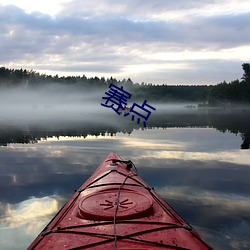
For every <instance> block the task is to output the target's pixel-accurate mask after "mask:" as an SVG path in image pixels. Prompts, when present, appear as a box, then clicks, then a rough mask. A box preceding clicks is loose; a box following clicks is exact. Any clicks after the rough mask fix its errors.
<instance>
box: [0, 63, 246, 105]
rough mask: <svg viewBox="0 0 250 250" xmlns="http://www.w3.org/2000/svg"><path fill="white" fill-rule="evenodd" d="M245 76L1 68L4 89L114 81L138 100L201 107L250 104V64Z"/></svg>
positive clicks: (84, 86) (91, 86)
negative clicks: (178, 79)
mask: <svg viewBox="0 0 250 250" xmlns="http://www.w3.org/2000/svg"><path fill="white" fill-rule="evenodd" d="M242 70H243V75H242V77H241V79H240V80H239V79H236V80H232V81H231V82H226V81H224V82H221V83H218V84H216V85H168V84H162V85H154V84H152V83H144V82H142V83H134V82H133V81H132V80H131V79H130V78H128V79H123V80H117V79H115V78H113V77H110V78H107V79H105V78H104V77H102V78H99V77H90V78H87V77H86V76H85V75H82V76H67V77H65V76H62V77H59V76H58V75H55V76H51V75H47V74H40V73H38V72H36V71H34V70H26V69H9V68H5V67H0V88H15V87H19V88H20V87H21V88H24V89H25V88H27V89H36V88H39V87H44V86H48V85H51V84H57V85H59V86H60V84H62V85H67V86H70V87H72V88H74V87H75V88H79V89H80V90H81V91H84V92H86V91H91V90H93V91H94V90H98V91H103V93H104V92H105V91H108V87H109V85H110V84H114V85H117V86H123V88H124V90H126V91H127V92H129V93H131V94H132V95H133V99H134V100H145V99H146V100H148V101H154V102H161V103H167V102H177V101H183V102H198V103H200V105H201V106H221V105H234V104H236V105H237V104H250V64H249V63H243V64H242Z"/></svg>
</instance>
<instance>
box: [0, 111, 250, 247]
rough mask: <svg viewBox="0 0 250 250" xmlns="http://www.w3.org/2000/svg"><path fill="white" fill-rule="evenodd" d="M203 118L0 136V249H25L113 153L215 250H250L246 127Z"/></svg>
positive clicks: (60, 126) (177, 117)
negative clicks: (24, 140)
mask: <svg viewBox="0 0 250 250" xmlns="http://www.w3.org/2000/svg"><path fill="white" fill-rule="evenodd" d="M194 112H196V111H194ZM203 113H204V112H203ZM203 113H202V114H200V115H199V116H197V113H196V114H195V115H194V114H193V115H192V113H190V114H189V115H187V116H185V115H184V117H182V115H181V113H179V114H171V113H169V116H166V117H165V116H162V117H161V119H162V122H160V118H159V119H158V120H157V119H156V120H155V119H154V120H153V119H152V121H151V122H152V123H151V125H152V126H151V127H148V128H147V129H143V128H141V127H140V126H137V125H135V124H134V123H133V122H131V121H128V122H124V123H119V124H117V121H121V119H120V118H119V117H118V116H117V115H116V116H114V119H118V118H119V119H120V120H112V122H114V121H116V124H113V125H112V124H108V125H107V124H105V123H102V124H98V123H94V124H92V125H91V127H88V126H90V125H89V124H87V125H86V124H81V123H79V124H78V123H65V124H64V123H61V124H58V127H56V126H54V125H55V124H54V125H53V123H51V124H50V126H49V127H47V129H46V128H43V129H41V126H38V127H36V126H33V127H32V126H30V127H29V129H27V127H26V129H27V130H26V132H25V133H26V136H32V138H33V139H34V138H35V139H36V142H37V143H34V144H19V143H16V142H17V141H15V140H14V141H13V138H17V137H13V135H15V136H16V133H19V135H23V134H24V132H23V131H24V130H23V129H20V130H15V128H13V127H12V128H9V130H5V132H4V130H1V136H2V135H3V134H4V133H5V138H6V143H7V142H8V143H7V145H8V146H7V147H1V148H0V158H1V161H0V178H1V182H0V190H1V192H0V231H1V233H0V242H1V244H2V245H1V247H2V248H1V249H24V248H26V247H27V246H28V245H29V244H30V242H31V241H32V240H33V239H34V238H35V236H36V235H37V234H38V233H39V232H40V231H41V229H42V227H43V226H44V225H45V224H47V222H48V221H49V220H50V219H51V217H52V216H53V214H54V213H55V212H56V211H57V210H58V208H59V207H61V206H62V204H63V203H64V202H65V201H66V200H67V199H68V198H69V197H70V196H71V195H72V193H73V190H74V189H77V188H78V187H79V186H80V185H81V184H82V183H83V182H84V181H85V180H86V179H87V178H88V177H89V176H90V175H91V173H92V172H93V171H94V170H95V168H96V167H97V165H98V164H99V163H100V162H101V161H102V160H103V159H104V157H106V155H107V154H108V153H109V152H110V151H116V152H117V153H118V154H120V155H121V156H122V157H123V158H124V159H131V160H132V161H133V162H134V163H135V165H136V166H137V168H138V171H139V175H140V176H141V177H142V178H143V179H144V180H145V181H146V182H147V183H148V184H149V185H151V186H154V187H155V189H156V191H157V192H158V193H159V194H160V195H161V196H162V197H163V198H164V199H165V200H166V201H167V202H169V203H170V204H171V205H172V206H173V207H174V208H175V209H176V210H177V211H178V212H179V213H180V214H181V215H182V216H183V217H184V218H185V219H186V220H187V221H188V222H190V223H191V224H192V225H194V226H195V227H196V228H197V229H198V230H199V232H200V233H201V234H202V235H204V237H205V238H206V239H207V240H208V241H209V242H210V243H211V244H212V245H214V246H215V248H216V249H249V248H250V241H249V239H250V233H249V232H250V215H249V211H250V198H249V194H250V186H249V179H250V166H249V162H250V154H249V151H248V150H240V145H241V143H242V138H243V137H242V136H241V133H243V131H245V132H246V131H247V129H248V127H249V126H248V125H247V126H245V127H244V126H243V125H239V126H238V128H237V125H236V122H235V124H234V125H232V124H231V122H232V120H234V119H236V118H235V117H231V118H230V119H229V118H228V119H229V120H228V123H226V122H225V124H227V125H225V126H222V125H220V126H219V125H218V124H219V119H221V118H219V116H217V115H216V117H217V118H216V119H215V117H212V118H211V116H207V114H203ZM181 117H182V118H181ZM194 117H195V119H194ZM208 117H210V118H209V119H208ZM205 118H207V120H204V119H205ZM181 119H183V120H181ZM217 119H218V122H215V121H217ZM223 119H224V120H226V118H225V117H222V120H223ZM244 119H246V118H244ZM170 121H171V122H172V123H171V122H170ZM229 121H230V122H229ZM177 122H179V125H178V124H177ZM237 122H239V120H238V121H237ZM245 122H248V120H247V119H246V120H245ZM216 124H217V127H216V126H215V125H216ZM248 124H250V123H248ZM69 125H70V126H69ZM245 125H246V124H245ZM234 126H235V128H234ZM9 131H12V132H13V133H10V132H9ZM111 131H113V132H111ZM222 132H223V133H222ZM8 133H9V135H10V137H8V136H7V134H8ZM100 134H102V136H100ZM111 135H112V136H111ZM1 138H2V137H1ZM18 138H21V137H20V136H19V137H18ZM11 142H15V143H11ZM13 238H14V240H13Z"/></svg>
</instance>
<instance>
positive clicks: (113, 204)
mask: <svg viewBox="0 0 250 250" xmlns="http://www.w3.org/2000/svg"><path fill="white" fill-rule="evenodd" d="M133 167H134V165H133V163H132V162H131V161H124V160H123V159H122V158H121V157H120V156H118V155H117V154H116V153H110V154H109V155H108V156H107V157H106V159H105V160H104V161H103V162H102V163H101V164H100V165H99V167H98V168H97V169H96V171H95V172H94V173H93V174H92V176H91V177H90V178H89V179H88V180H87V181H86V182H85V183H84V184H83V185H82V186H81V187H80V188H79V189H78V190H77V191H76V192H75V193H74V195H73V196H72V198H71V199H70V200H69V201H68V202H67V203H66V204H65V205H64V206H63V208H62V209H61V210H60V211H59V212H58V213H57V214H56V216H55V217H54V218H53V219H52V220H51V222H50V223H49V224H48V225H47V226H46V227H45V228H44V230H43V231H42V232H41V233H40V234H39V235H38V236H37V238H36V239H35V240H34V242H33V243H32V244H31V245H30V247H29V248H28V249H29V250H31V249H100V248H102V249H105V250H106V249H123V250H124V249H130V250H131V249H143V250H145V249H150V250H151V249H192V250H193V249H212V248H211V247H210V246H209V245H208V244H207V243H206V242H205V241H204V240H203V239H202V238H201V237H200V235H199V234H198V233H197V232H196V231H195V230H194V229H193V228H192V227H191V226H190V225H189V224H188V223H187V222H186V221H185V220H184V219H183V218H181V217H180V216H179V215H178V214H177V213H176V212H175V211H174V210H173V208H172V207H171V206H170V205H169V204H167V203H166V202H165V201H164V200H163V199H162V198H161V197H160V196H159V195H158V194H157V193H156V192H155V191H154V190H153V189H152V188H151V187H149V186H148V185H147V183H145V182H144V181H143V180H142V179H141V178H140V177H139V176H138V175H137V173H136V172H137V171H136V172H134V171H132V168H133Z"/></svg>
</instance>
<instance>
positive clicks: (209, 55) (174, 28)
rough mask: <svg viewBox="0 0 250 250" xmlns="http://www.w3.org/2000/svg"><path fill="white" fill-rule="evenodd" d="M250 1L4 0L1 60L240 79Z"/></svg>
mask: <svg viewBox="0 0 250 250" xmlns="http://www.w3.org/2000/svg"><path fill="white" fill-rule="evenodd" d="M249 24H250V1H249V0H241V1H238V0H175V1H174V0H126V1H125V0H124V1H117V0H72V1H70V0H68V1H66V0H49V1H48V0H43V1H34V0H31V1H29V0H22V1H20V0H0V66H4V67H8V68H17V69H19V68H23V69H24V68H25V69H33V70H35V71H37V72H40V73H47V74H52V75H55V74H58V75H59V76H62V75H65V76H66V75H83V74H85V75H86V76H87V77H91V76H98V77H102V76H104V77H106V78H107V77H110V76H113V77H115V78H117V79H120V80H122V79H123V78H128V77H130V78H131V79H132V80H133V81H134V82H139V83H141V82H148V83H149V82H151V83H153V84H163V83H164V84H216V83H219V82H222V81H224V80H226V81H231V80H235V79H240V78H241V76H242V74H243V71H242V67H241V65H242V63H244V62H250V25H249Z"/></svg>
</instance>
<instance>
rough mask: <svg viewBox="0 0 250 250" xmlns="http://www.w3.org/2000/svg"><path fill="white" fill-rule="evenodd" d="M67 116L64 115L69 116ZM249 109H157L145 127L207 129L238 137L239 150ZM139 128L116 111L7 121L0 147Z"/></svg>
mask: <svg viewBox="0 0 250 250" xmlns="http://www.w3.org/2000/svg"><path fill="white" fill-rule="evenodd" d="M68 115H69V114H67V116H68ZM249 125H250V109H243V110H241V109H236V110H221V109H218V110H207V109H204V110H203V109H192V110H189V109H185V108H183V107H182V108H180V109H175V110H174V111H173V110H171V109H170V110H168V109H166V108H162V109H161V108H160V107H157V112H156V113H154V116H152V117H150V119H149V121H148V122H147V128H149V129H150V128H176V127H179V128H180V127H181V128H190V127H192V128H193V127H203V128H204V127H205V128H206V127H210V128H215V129H217V130H219V131H220V132H223V133H225V132H226V131H229V132H230V133H233V134H236V135H238V134H239V135H240V136H241V138H242V141H241V142H240V144H239V148H242V149H248V148H249V145H250V126H249ZM138 129H144V127H143V125H142V124H136V123H135V122H132V121H130V120H129V119H127V118H125V117H123V116H122V115H121V116H118V115H117V114H115V112H106V110H105V113H102V112H99V113H98V112H97V113H87V114H84V115H83V114H82V113H81V114H78V115H77V114H74V116H73V117H71V118H68V119H62V118H60V119H59V118H58V117H57V116H56V117H55V118H54V119H53V116H52V117H50V119H48V118H47V119H44V120H41V119H39V120H29V121H27V120H20V119H19V120H18V122H16V121H15V120H14V121H13V120H8V121H1V122H0V145H2V146H7V145H9V144H10V143H23V144H26V143H37V142H38V141H39V140H41V139H48V138H51V137H57V138H60V136H70V137H84V138H85V137H87V136H88V135H94V136H105V135H110V136H113V135H115V134H117V133H120V132H123V133H126V134H131V133H132V132H133V131H135V130H138Z"/></svg>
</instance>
